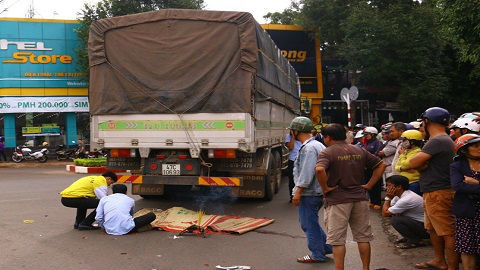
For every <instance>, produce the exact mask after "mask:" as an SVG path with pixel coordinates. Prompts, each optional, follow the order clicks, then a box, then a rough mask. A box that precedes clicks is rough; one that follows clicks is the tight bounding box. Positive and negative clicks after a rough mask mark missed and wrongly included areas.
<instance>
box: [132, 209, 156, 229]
mask: <svg viewBox="0 0 480 270" xmlns="http://www.w3.org/2000/svg"><path fill="white" fill-rule="evenodd" d="M156 218H157V216H155V214H154V213H153V212H150V213H148V214H145V215H143V216H139V217H136V218H134V219H133V222H135V228H134V229H133V230H134V231H137V230H138V229H140V228H142V227H144V226H147V225H148V224H150V223H152V222H153V221H154V220H155V219H156Z"/></svg>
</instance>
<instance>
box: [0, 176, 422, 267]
mask: <svg viewBox="0 0 480 270" xmlns="http://www.w3.org/2000/svg"><path fill="white" fill-rule="evenodd" d="M0 175H1V176H0V213H1V214H0V217H1V218H0V235H1V238H2V240H1V241H0V250H1V252H0V269H2V270H13V269H16V270H17V269H35V270H43V269H45V270H47V269H49V270H50V269H62V270H64V269H65V270H68V269H82V270H90V269H92V270H99V269H147V270H153V269H157V270H160V269H182V270H189V269H200V270H201V269H205V270H206V269H215V266H216V265H217V264H220V265H250V266H253V267H254V269H256V270H263V269H264V270H277V269H278V270H283V269H285V270H288V269H299V270H303V269H305V270H308V269H333V260H332V259H330V260H329V261H328V262H327V263H324V264H321V265H302V264H299V263H297V262H295V258H296V257H300V256H303V255H305V254H307V250H306V240H305V238H304V235H303V232H302V231H301V229H300V227H299V225H298V221H297V212H296V208H295V207H293V206H292V205H290V204H288V203H287V189H288V188H287V185H286V183H283V185H282V188H281V191H280V194H279V195H277V197H276V198H275V199H274V200H273V201H271V202H264V201H258V200H228V199H227V200H225V199H224V200H216V201H208V200H205V198H202V199H200V200H199V199H198V197H197V196H180V197H178V196H177V197H175V198H170V199H167V200H158V201H151V200H144V199H141V198H140V197H138V196H133V197H134V198H135V200H136V208H137V209H141V208H144V207H155V208H160V209H167V208H169V207H173V206H183V207H186V208H190V209H198V207H199V205H200V204H201V203H202V201H203V202H204V203H205V210H206V212H207V213H215V214H224V213H225V214H230V215H241V216H252V217H268V218H273V219H275V222H274V223H273V224H272V225H270V226H267V227H264V228H261V229H260V230H258V231H255V232H250V233H247V234H245V235H242V236H230V235H210V236H208V237H207V238H206V239H203V238H200V237H193V236H185V237H184V238H181V239H174V238H173V236H174V235H175V234H173V233H168V232H162V231H149V232H145V233H139V234H132V235H126V236H110V235H106V234H104V233H102V232H100V231H87V232H85V231H77V230H74V229H73V226H72V224H73V220H74V216H75V211H74V210H73V209H70V208H66V207H63V206H62V205H61V204H60V196H59V195H58V192H60V191H61V190H62V189H63V188H65V187H66V186H68V185H69V184H70V183H71V182H73V181H74V180H75V179H77V178H78V177H80V176H81V175H75V174H70V173H67V172H65V170H64V169H60V168H35V169H32V168H31V169H18V168H16V169H0ZM370 215H371V220H372V224H373V228H374V231H375V235H376V239H375V241H374V242H373V249H374V250H373V255H372V269H376V268H383V267H385V268H388V269H412V267H411V265H412V263H413V262H414V259H415V258H414V257H413V256H412V253H409V254H406V255H407V256H400V255H399V254H398V253H397V252H395V250H394V248H393V247H392V244H390V242H389V241H388V240H387V237H386V234H384V232H383V230H382V226H381V222H380V218H379V217H378V214H377V213H374V212H372V213H370ZM24 220H34V222H33V223H31V224H25V223H24V222H23V221H24ZM347 247H348V251H347V253H348V254H347V263H348V267H347V269H361V268H360V261H359V259H358V253H357V251H356V245H355V244H354V243H353V242H351V241H349V243H348V245H347ZM330 256H331V255H330Z"/></svg>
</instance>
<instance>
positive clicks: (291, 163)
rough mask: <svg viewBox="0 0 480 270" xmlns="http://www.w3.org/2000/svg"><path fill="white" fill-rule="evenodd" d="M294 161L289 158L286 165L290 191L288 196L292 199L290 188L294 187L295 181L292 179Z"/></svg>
mask: <svg viewBox="0 0 480 270" xmlns="http://www.w3.org/2000/svg"><path fill="white" fill-rule="evenodd" d="M294 163H295V161H293V160H289V161H288V167H287V175H288V189H289V190H290V192H289V193H288V195H289V196H290V200H291V199H292V190H293V188H294V187H295V182H294V181H293V165H294Z"/></svg>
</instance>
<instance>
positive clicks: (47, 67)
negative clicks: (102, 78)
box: [0, 18, 89, 148]
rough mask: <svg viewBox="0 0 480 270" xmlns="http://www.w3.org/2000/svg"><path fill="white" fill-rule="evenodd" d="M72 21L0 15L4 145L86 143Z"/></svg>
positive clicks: (84, 100)
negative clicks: (83, 141) (0, 16)
mask: <svg viewBox="0 0 480 270" xmlns="http://www.w3.org/2000/svg"><path fill="white" fill-rule="evenodd" d="M77 26H78V23H77V21H73V20H43V19H12V18H0V136H1V137H5V143H6V147H9V148H12V147H15V146H16V145H20V144H28V145H30V146H33V147H36V146H38V145H39V144H41V143H42V142H43V141H46V142H48V143H49V144H50V146H51V147H54V146H56V145H59V144H64V145H73V144H76V143H77V140H78V139H86V140H87V141H88V136H89V134H88V130H89V128H88V122H89V114H88V111H89V107H88V85H87V81H86V79H85V78H86V77H85V74H83V73H81V72H80V71H79V70H78V68H77V65H76V63H77V61H76V55H75V49H76V48H78V47H79V45H80V41H79V39H78V37H77V35H76V33H75V31H74V29H75V28H76V27H77Z"/></svg>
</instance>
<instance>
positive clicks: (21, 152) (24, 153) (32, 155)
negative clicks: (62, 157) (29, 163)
mask: <svg viewBox="0 0 480 270" xmlns="http://www.w3.org/2000/svg"><path fill="white" fill-rule="evenodd" d="M47 153H48V149H47V147H46V146H43V147H42V149H39V150H37V151H35V152H34V151H32V149H30V148H28V147H27V146H25V145H22V146H17V147H15V152H13V154H12V160H13V161H15V162H17V163H19V162H22V161H23V160H36V161H38V162H41V163H44V162H47V159H48V157H47Z"/></svg>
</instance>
